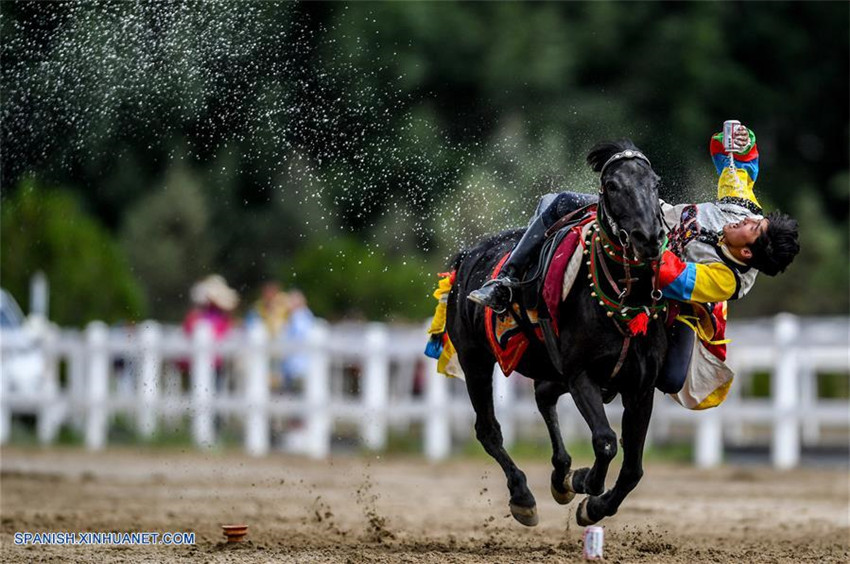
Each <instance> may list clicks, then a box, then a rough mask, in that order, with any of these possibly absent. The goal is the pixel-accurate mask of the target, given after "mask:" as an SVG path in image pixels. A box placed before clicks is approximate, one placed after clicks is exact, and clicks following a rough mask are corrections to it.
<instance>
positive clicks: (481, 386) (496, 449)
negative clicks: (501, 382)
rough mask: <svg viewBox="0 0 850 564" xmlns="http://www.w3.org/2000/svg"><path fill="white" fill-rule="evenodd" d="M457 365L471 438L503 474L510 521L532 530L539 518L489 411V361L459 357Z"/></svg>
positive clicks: (491, 407) (490, 372)
mask: <svg viewBox="0 0 850 564" xmlns="http://www.w3.org/2000/svg"><path fill="white" fill-rule="evenodd" d="M461 366H462V367H463V371H464V373H465V374H466V389H467V391H468V392H469V399H470V400H471V401H472V407H473V408H474V409H475V436H476V437H477V438H478V442H480V443H481V446H483V447H484V450H485V451H487V454H489V455H490V456H492V457H493V458H495V459H496V462H498V463H499V466H501V467H502V470H503V471H504V472H505V477H506V478H507V479H508V490H509V491H510V493H511V500H510V509H511V514H512V515H513V516H514V519H516V520H517V521H519V522H520V523H522V524H523V525H526V526H527V527H533V526H535V525H537V523H538V519H539V518H538V516H537V502H536V501H535V500H534V495H532V493H531V490H529V489H528V483H527V482H526V478H525V474H524V473H523V472H522V470H520V469H519V468H518V467H517V465H516V464H514V461H513V460H512V459H511V457H510V456H509V455H508V453H507V451H506V450H505V448H504V446H503V439H502V428H501V426H500V425H499V421H498V420H497V419H496V413H495V411H494V409H493V361H492V360H491V359H487V358H482V359H475V360H472V359H469V358H468V357H466V358H465V357H463V356H461Z"/></svg>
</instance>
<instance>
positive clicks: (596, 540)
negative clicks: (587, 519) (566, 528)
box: [582, 526, 605, 560]
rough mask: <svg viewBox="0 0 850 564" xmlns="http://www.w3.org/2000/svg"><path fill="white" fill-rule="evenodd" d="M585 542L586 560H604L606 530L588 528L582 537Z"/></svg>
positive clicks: (595, 527)
mask: <svg viewBox="0 0 850 564" xmlns="http://www.w3.org/2000/svg"><path fill="white" fill-rule="evenodd" d="M582 540H583V541H584V549H583V554H584V559H585V560H602V544H603V543H604V542H605V530H604V529H603V528H602V527H597V526H593V527H587V528H585V529H584V534H583V535H582Z"/></svg>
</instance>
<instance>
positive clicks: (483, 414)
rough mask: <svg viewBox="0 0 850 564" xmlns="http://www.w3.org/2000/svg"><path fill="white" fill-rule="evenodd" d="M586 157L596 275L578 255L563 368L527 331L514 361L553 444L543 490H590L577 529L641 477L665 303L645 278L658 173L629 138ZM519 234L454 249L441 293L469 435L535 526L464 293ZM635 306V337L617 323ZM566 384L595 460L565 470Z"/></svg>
mask: <svg viewBox="0 0 850 564" xmlns="http://www.w3.org/2000/svg"><path fill="white" fill-rule="evenodd" d="M587 163H588V165H590V167H591V168H592V169H593V170H594V171H595V172H598V173H600V189H599V194H600V196H599V202H598V205H597V217H596V220H595V221H596V224H595V225H594V226H592V228H591V229H590V230H589V231H590V236H589V237H588V239H587V241H585V245H586V250H587V252H586V253H585V254H586V255H587V256H588V258H589V259H594V266H593V268H594V272H593V273H592V276H591V272H590V270H591V268H592V267H591V260H588V261H587V263H586V264H582V266H581V270H580V271H579V273H578V277H577V278H576V283H575V284H574V285H573V287H572V289H571V291H570V293H569V294H568V296H567V297H566V299H565V300H562V302H561V304H560V306H559V311H558V315H557V319H558V320H559V321H558V340H557V347H558V354H559V356H560V366H561V370H560V371H559V370H558V369H557V368H556V367H555V364H553V361H552V360H550V358H549V355H548V354H547V352H546V350H545V349H544V345H542V344H541V343H540V342H537V341H536V340H535V339H531V341H532V342H531V344H530V346H529V348H528V350H527V351H526V353H525V355H524V357H523V359H522V360H521V361H520V363H519V365H518V366H517V370H518V371H519V372H520V373H521V374H523V375H525V376H527V377H529V378H532V379H533V380H534V395H535V399H536V402H537V407H538V409H539V411H540V413H541V415H542V416H543V420H544V421H545V422H546V427H547V428H548V431H549V437H550V439H551V442H552V452H553V453H552V465H553V467H554V470H553V471H552V478H551V492H552V495H553V497H554V498H555V501H557V502H558V503H560V504H562V505H564V504H567V503H569V502H570V501H571V500H572V498H573V497H574V496H575V494H577V493H582V494H588V497H586V498H585V499H583V500H582V502H581V504H580V505H579V506H578V508H577V510H576V519H577V521H578V523H579V524H580V525H583V526H586V525H591V524H593V523H596V522H597V521H599V520H600V519H602V518H603V517H606V516H610V515H614V514H615V513H616V512H617V509H618V508H619V506H620V504H621V503H622V502H623V500H624V499H625V497H626V496H627V495H628V493H629V492H630V491H631V490H633V489H634V488H635V486H636V485H637V484H638V482H639V481H640V479H641V477H642V475H643V467H642V458H643V448H644V441H645V439H646V432H647V428H648V426H649V419H650V416H651V414H652V402H653V394H654V389H655V380H656V378H657V376H658V374H659V371H660V369H661V366H662V362H663V360H664V357H665V354H666V350H667V337H666V333H665V328H664V323H663V320H662V319H659V318H658V316H657V314H658V313H661V310H662V309H665V310H666V308H663V303H664V302H662V301H660V297H661V294H660V292H659V291H658V290H657V288H656V285H655V268H656V266H657V260H658V259H659V257H660V256H661V252H662V247H663V241H664V231H663V230H662V220H661V216H660V212H659V204H658V183H659V177H658V175H657V174H656V173H655V172H654V171H653V170H652V166H651V165H650V163H649V160H648V159H647V158H646V157H645V156H644V155H643V154H642V153H641V152H640V151H639V150H638V149H637V148H636V147H635V146H634V145H633V144H632V143H631V141H628V140H623V141H619V142H614V143H610V142H609V143H601V144H598V145H596V146H595V147H594V148H593V149H592V150H591V151H590V153H589V154H588V156H587ZM521 235H522V230H516V231H508V232H504V233H501V234H499V235H496V236H494V237H491V238H490V239H488V240H486V241H484V242H482V243H480V244H479V245H477V246H476V247H474V248H472V249H469V250H466V251H463V252H461V253H460V254H459V255H458V256H457V257H456V259H455V260H454V268H455V269H456V271H457V278H456V281H455V284H454V286H453V288H452V290H451V293H450V294H449V297H448V309H447V331H448V334H449V338H450V339H451V341H452V343H453V344H454V346H455V348H456V350H457V354H458V360H459V362H460V365H461V368H462V369H463V371H464V374H465V376H466V385H467V390H468V392H469V397H470V399H471V401H472V405H473V407H474V409H475V414H476V420H475V433H476V437H477V438H478V440H479V441H480V442H481V444H482V445H483V446H484V449H485V450H486V451H487V453H488V454H489V455H490V456H492V457H493V458H495V459H496V461H497V462H498V463H499V465H500V466H501V467H502V470H503V471H504V472H505V476H506V477H507V481H508V489H509V491H510V509H511V513H512V514H513V516H514V518H515V519H516V520H517V521H519V522H520V523H522V524H523V525H527V526H534V525H536V524H537V522H538V517H537V506H536V502H535V500H534V496H533V495H532V493H531V491H530V490H529V489H528V485H527V483H526V478H525V474H524V473H523V472H522V471H521V470H520V469H519V468H518V467H517V466H516V464H515V463H514V461H513V460H512V459H511V457H510V456H509V455H508V453H507V452H506V451H505V449H504V447H503V444H502V432H501V429H500V426H499V422H498V421H497V420H496V416H495V413H494V410H493V383H492V374H493V365H494V362H495V356H494V355H493V352H492V350H491V349H490V347H489V345H488V341H487V338H486V335H485V326H484V323H485V311H484V308H483V307H480V306H478V305H477V304H475V303H473V302H471V301H469V300H467V299H466V296H467V295H468V294H469V292H471V291H473V290H475V289H477V288H479V287H481V285H482V284H484V282H485V281H486V280H488V279H489V277H490V275H491V273H492V272H493V270H494V267H495V266H496V264H497V263H498V262H499V260H500V259H501V258H502V257H503V256H504V255H505V254H506V253H507V252H509V251H510V250H511V249H512V248H513V246H514V244H515V243H516V241H517V240H518V239H519V237H520V236H521ZM600 270H601V271H603V272H604V275H603V274H602V273H600V272H598V271H600ZM618 282H619V284H618ZM620 286H622V288H620ZM602 296H605V297H606V301H605V302H603V301H602ZM608 296H617V297H616V298H613V299H609V298H608ZM612 304H613V305H612ZM639 311H646V312H647V313H649V314H650V315H649V318H650V319H649V322H648V326H647V327H646V333H645V334H643V335H636V334H633V333H632V331H631V329H630V328H629V326H628V325H627V324H626V323H625V321H627V320H628V319H629V318H630V317H634V315H635V312H639ZM643 320H644V321H645V320H646V318H645V317H644V319H643ZM565 393H570V394H572V396H573V400H574V401H575V404H576V406H577V407H578V409H579V411H580V412H581V415H582V417H584V419H585V421H587V424H588V426H589V427H590V430H591V431H592V442H593V452H594V454H595V460H594V463H593V466H592V467H591V468H579V469H577V470H573V469H572V467H571V465H572V459H571V458H570V455H569V453H568V452H567V450H566V448H565V447H564V443H563V439H562V437H561V432H560V428H559V423H558V415H557V411H556V404H557V401H558V398H559V397H560V396H561V395H563V394H565ZM617 393H619V394H620V395H621V396H622V401H623V407H624V411H623V420H622V434H623V436H622V443H621V444H622V447H623V465H622V468H621V470H620V473H619V476H618V477H617V482H616V484H615V485H614V487H613V488H611V489H610V490H608V491H605V475H606V473H607V472H608V466H609V464H610V462H611V460H612V459H613V458H614V456H615V455H616V453H617V436H616V434H615V433H614V431H613V430H612V429H611V426H610V424H609V423H608V419H607V417H606V415H605V410H604V405H603V404H604V403H607V402H608V401H610V400H611V399H613V398H614V396H616V394H617Z"/></svg>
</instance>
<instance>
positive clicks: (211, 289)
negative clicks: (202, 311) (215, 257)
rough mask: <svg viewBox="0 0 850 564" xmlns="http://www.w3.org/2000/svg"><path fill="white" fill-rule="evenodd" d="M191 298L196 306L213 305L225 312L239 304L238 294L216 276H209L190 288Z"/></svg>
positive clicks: (221, 278) (222, 279)
mask: <svg viewBox="0 0 850 564" xmlns="http://www.w3.org/2000/svg"><path fill="white" fill-rule="evenodd" d="M191 297H192V302H194V303H195V304H196V305H199V306H203V305H206V304H213V305H214V306H216V307H218V308H220V309H223V310H225V311H230V310H232V309H234V308H235V307H236V306H237V305H238V304H239V294H238V293H236V290H234V289H233V288H231V287H230V286H228V285H227V282H226V281H225V279H224V278H223V277H221V276H219V275H218V274H211V275H209V276H207V277H206V278H204V279H203V280H201V281H200V282H198V283H197V284H195V285H194V286H192V291H191Z"/></svg>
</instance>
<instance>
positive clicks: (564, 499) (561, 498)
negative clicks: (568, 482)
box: [549, 484, 576, 505]
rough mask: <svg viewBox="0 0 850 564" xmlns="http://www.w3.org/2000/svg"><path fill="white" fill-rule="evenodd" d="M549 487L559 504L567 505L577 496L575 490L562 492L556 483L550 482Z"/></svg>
mask: <svg viewBox="0 0 850 564" xmlns="http://www.w3.org/2000/svg"><path fill="white" fill-rule="evenodd" d="M549 489H551V490H552V497H553V498H554V499H555V501H556V502H557V503H558V504H559V505H566V504H568V503H569V502H571V501H572V500H573V498H574V497H575V496H576V493H575V492H564V493H561V492H559V491H558V490H556V489H555V484H550V485H549Z"/></svg>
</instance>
